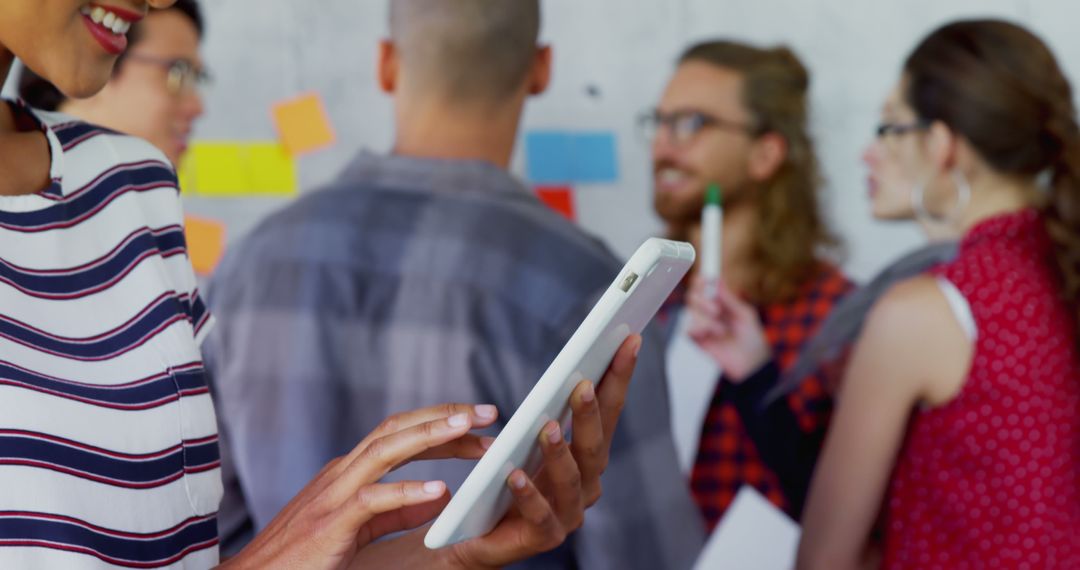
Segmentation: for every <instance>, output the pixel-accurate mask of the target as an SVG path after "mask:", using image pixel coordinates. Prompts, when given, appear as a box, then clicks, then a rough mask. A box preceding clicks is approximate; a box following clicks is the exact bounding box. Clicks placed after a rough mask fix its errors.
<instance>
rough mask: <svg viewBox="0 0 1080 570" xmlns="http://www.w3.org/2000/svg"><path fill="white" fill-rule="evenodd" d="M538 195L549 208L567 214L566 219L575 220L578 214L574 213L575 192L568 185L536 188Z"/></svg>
mask: <svg viewBox="0 0 1080 570" xmlns="http://www.w3.org/2000/svg"><path fill="white" fill-rule="evenodd" d="M536 196H537V197H538V198H540V201H541V202H543V203H545V204H547V205H548V207H549V208H551V209H552V210H555V211H556V212H558V213H560V214H562V215H563V216H566V219H568V220H570V221H574V220H576V219H577V216H576V215H575V213H574V192H573V190H571V189H570V188H567V187H560V186H556V187H540V188H537V189H536Z"/></svg>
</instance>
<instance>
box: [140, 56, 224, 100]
mask: <svg viewBox="0 0 1080 570" xmlns="http://www.w3.org/2000/svg"><path fill="white" fill-rule="evenodd" d="M124 59H125V61H136V62H139V63H145V64H149V65H154V66H157V67H160V68H162V69H164V70H165V71H166V72H167V73H168V75H167V76H166V79H165V88H166V89H168V90H169V93H172V94H173V95H179V94H180V93H182V92H184V91H187V90H192V91H197V90H199V89H201V88H203V87H205V86H207V85H209V84H210V82H211V80H212V78H211V77H210V74H209V73H208V72H207V71H206V70H205V69H202V68H199V67H196V66H195V64H193V63H191V62H190V61H188V60H186V59H166V58H160V57H153V56H149V55H142V54H138V53H129V54H127V55H125V56H124Z"/></svg>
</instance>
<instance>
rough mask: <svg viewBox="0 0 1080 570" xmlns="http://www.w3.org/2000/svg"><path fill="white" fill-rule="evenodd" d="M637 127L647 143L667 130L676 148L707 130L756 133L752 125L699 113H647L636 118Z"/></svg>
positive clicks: (657, 111)
mask: <svg viewBox="0 0 1080 570" xmlns="http://www.w3.org/2000/svg"><path fill="white" fill-rule="evenodd" d="M638 127H639V128H640V129H641V134H642V136H643V137H644V138H645V140H648V141H652V140H654V139H655V138H656V136H657V135H658V134H659V133H660V130H661V129H667V130H668V132H669V133H670V134H671V140H672V142H674V143H675V145H677V146H682V145H685V144H687V143H689V142H690V141H691V140H693V138H694V137H695V136H697V134H698V133H700V132H701V131H702V130H704V129H707V128H716V129H723V130H728V131H736V132H741V133H746V134H748V135H752V134H755V133H756V132H757V128H755V127H754V126H753V125H749V124H746V123H740V122H737V121H729V120H727V119H721V118H719V117H713V116H712V115H709V114H707V113H702V112H701V111H675V112H672V113H664V112H661V111H659V110H654V111H649V112H646V113H643V114H642V115H641V116H640V117H638Z"/></svg>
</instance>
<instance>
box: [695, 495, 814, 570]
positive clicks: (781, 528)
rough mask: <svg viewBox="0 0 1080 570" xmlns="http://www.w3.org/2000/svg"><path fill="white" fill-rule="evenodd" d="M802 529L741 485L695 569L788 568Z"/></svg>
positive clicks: (793, 560)
mask: <svg viewBox="0 0 1080 570" xmlns="http://www.w3.org/2000/svg"><path fill="white" fill-rule="evenodd" d="M800 535H801V530H800V528H799V525H798V524H796V523H795V521H793V520H791V518H789V517H788V516H787V515H786V514H784V512H783V511H781V510H780V509H778V508H776V507H775V506H774V505H773V504H772V503H770V502H769V501H768V499H766V498H765V497H764V496H762V495H761V493H758V492H757V490H756V489H754V488H753V487H750V486H747V485H743V487H742V488H741V489H739V493H738V494H737V495H735V501H734V502H732V503H731V506H730V507H729V508H728V510H727V512H726V513H724V518H722V519H720V524H719V525H717V527H716V530H715V531H713V534H712V536H711V537H709V542H708V543H707V544H706V545H705V550H703V551H702V553H701V556H700V557H699V558H698V561H697V563H696V564H695V565H694V568H695V569H696V570H714V569H716V568H738V569H739V570H791V569H792V568H794V567H795V553H796V551H797V550H798V548H799V536H800Z"/></svg>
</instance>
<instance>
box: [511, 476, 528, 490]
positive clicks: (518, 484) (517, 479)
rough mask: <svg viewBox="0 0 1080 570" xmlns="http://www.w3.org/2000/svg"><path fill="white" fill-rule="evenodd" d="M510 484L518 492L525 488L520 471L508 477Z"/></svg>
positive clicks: (523, 478) (523, 477)
mask: <svg viewBox="0 0 1080 570" xmlns="http://www.w3.org/2000/svg"><path fill="white" fill-rule="evenodd" d="M510 484H511V485H513V486H514V488H515V489H518V490H519V491H520V490H521V489H524V488H525V474H524V473H521V472H520V471H519V472H517V473H514V474H513V475H511V476H510Z"/></svg>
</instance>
